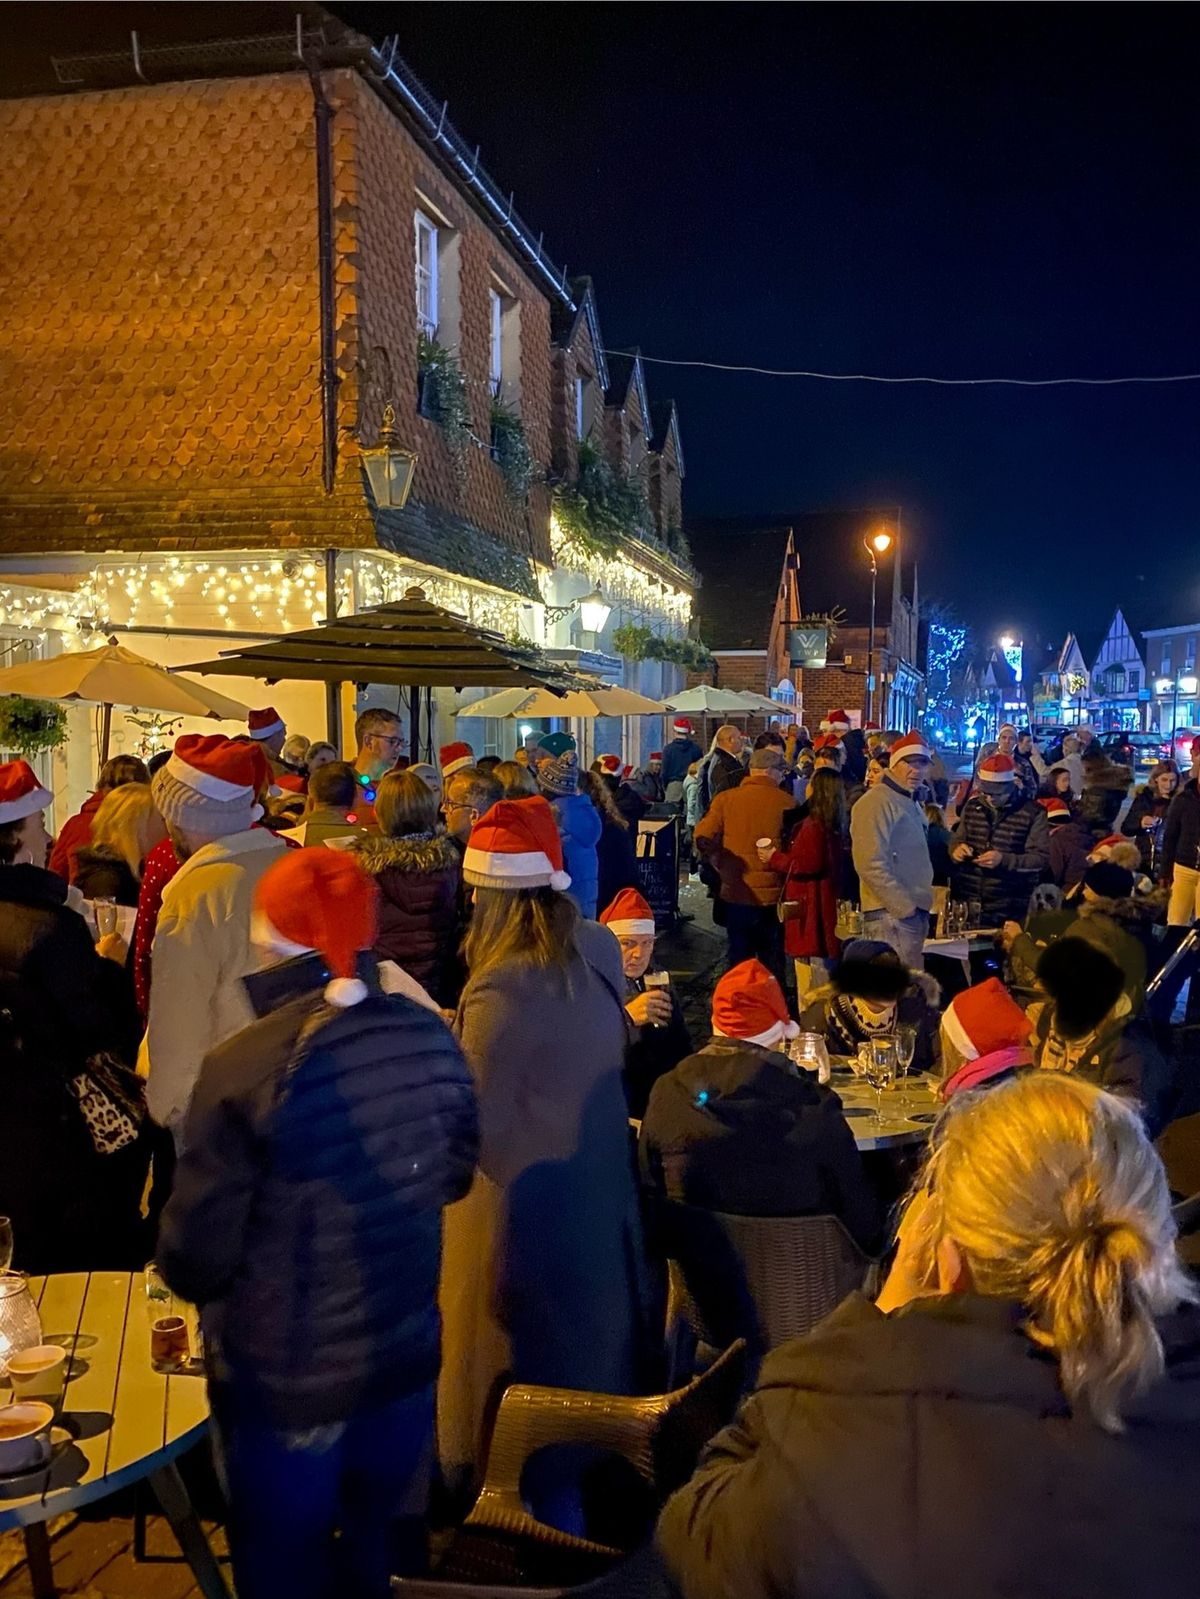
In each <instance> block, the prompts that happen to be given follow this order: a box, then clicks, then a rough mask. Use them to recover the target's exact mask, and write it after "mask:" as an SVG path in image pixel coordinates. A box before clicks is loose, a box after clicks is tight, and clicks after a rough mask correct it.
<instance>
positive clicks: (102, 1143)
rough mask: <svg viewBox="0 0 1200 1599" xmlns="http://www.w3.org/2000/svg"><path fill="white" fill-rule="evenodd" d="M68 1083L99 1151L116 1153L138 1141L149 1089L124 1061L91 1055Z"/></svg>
mask: <svg viewBox="0 0 1200 1599" xmlns="http://www.w3.org/2000/svg"><path fill="white" fill-rule="evenodd" d="M69 1086H70V1090H71V1093H72V1094H73V1095H74V1096H75V1098H76V1099H77V1100H78V1102H79V1112H80V1115H81V1116H82V1117H83V1120H84V1123H85V1124H86V1126H87V1130H88V1134H89V1136H90V1137H91V1140H92V1147H93V1148H94V1149H95V1151H96V1153H97V1154H98V1155H115V1154H116V1152H117V1151H118V1150H119V1149H125V1148H127V1147H128V1145H130V1144H132V1143H133V1142H134V1141H135V1139H136V1138H137V1136H138V1134H139V1133H140V1132H141V1130H142V1123H143V1122H144V1121H145V1120H146V1091H145V1087H144V1085H143V1083H142V1079H141V1078H140V1077H139V1076H138V1074H137V1073H136V1072H135V1071H132V1070H131V1069H130V1068H129V1067H128V1066H126V1065H125V1064H124V1062H123V1061H119V1060H117V1059H115V1058H114V1057H113V1056H112V1055H109V1054H107V1053H106V1052H101V1053H100V1054H96V1055H92V1056H91V1057H90V1058H89V1059H88V1061H87V1063H86V1065H85V1066H84V1068H83V1070H82V1071H81V1072H77V1073H76V1074H75V1076H74V1077H72V1078H71V1079H70V1083H69Z"/></svg>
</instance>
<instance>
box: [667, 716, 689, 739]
mask: <svg viewBox="0 0 1200 1599" xmlns="http://www.w3.org/2000/svg"><path fill="white" fill-rule="evenodd" d="M671 729H672V731H673V732H674V734H675V737H676V738H690V737H691V732H692V724H691V723H690V722H689V721H688V719H687V717H686V716H677V717H676V718H675V720H674V721H673V722H672V723H671Z"/></svg>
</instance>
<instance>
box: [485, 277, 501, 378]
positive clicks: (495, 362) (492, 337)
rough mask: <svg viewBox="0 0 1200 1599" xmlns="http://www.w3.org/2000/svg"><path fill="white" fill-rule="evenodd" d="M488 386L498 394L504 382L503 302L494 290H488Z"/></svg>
mask: <svg viewBox="0 0 1200 1599" xmlns="http://www.w3.org/2000/svg"><path fill="white" fill-rule="evenodd" d="M488 318H489V322H488V335H489V337H488V384H489V386H490V388H491V391H492V393H493V394H499V393H500V389H501V386H502V384H503V382H504V300H503V298H502V297H501V295H500V294H499V293H498V292H497V290H495V289H489V290H488Z"/></svg>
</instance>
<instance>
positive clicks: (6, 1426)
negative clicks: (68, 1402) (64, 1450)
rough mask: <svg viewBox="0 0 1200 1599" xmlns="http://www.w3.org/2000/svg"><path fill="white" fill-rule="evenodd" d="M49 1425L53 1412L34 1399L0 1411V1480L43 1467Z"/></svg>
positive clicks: (47, 1453)
mask: <svg viewBox="0 0 1200 1599" xmlns="http://www.w3.org/2000/svg"><path fill="white" fill-rule="evenodd" d="M53 1422H54V1410H53V1408H52V1407H51V1406H50V1405H46V1404H43V1403H42V1402H41V1401H40V1400H36V1399H31V1400H27V1401H23V1402H22V1403H21V1404H19V1405H5V1406H4V1407H3V1409H0V1476H8V1475H11V1474H12V1473H13V1472H16V1471H33V1470H34V1469H35V1468H36V1467H38V1466H44V1465H45V1464H46V1462H47V1461H48V1460H49V1459H50V1428H51V1426H52V1424H53Z"/></svg>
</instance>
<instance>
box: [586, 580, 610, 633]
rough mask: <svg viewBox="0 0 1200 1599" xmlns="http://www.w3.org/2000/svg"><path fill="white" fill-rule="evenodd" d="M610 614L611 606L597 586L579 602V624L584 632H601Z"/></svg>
mask: <svg viewBox="0 0 1200 1599" xmlns="http://www.w3.org/2000/svg"><path fill="white" fill-rule="evenodd" d="M611 615H612V606H611V605H610V604H609V603H608V601H607V600H606V599H605V598H604V591H603V589H601V588H600V587H599V586H597V587H596V588H594V589H593V590H592V592H591V593H590V594H585V595H584V597H583V598H582V599H581V600H580V602H579V625H580V627H582V629H583V631H584V632H585V633H603V632H604V629H605V628H606V627H607V625H608V619H609V617H610V616H611Z"/></svg>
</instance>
